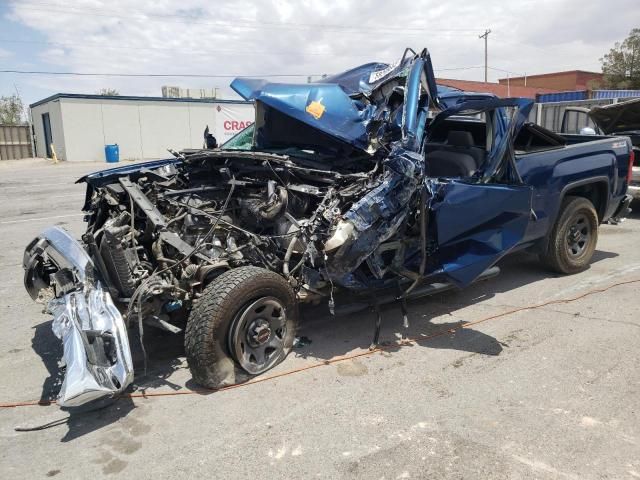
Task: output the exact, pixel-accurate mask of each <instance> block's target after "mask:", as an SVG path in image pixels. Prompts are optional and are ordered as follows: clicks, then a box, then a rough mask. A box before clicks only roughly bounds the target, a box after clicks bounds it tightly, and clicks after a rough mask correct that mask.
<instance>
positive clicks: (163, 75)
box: [0, 65, 482, 78]
mask: <svg viewBox="0 0 640 480" xmlns="http://www.w3.org/2000/svg"><path fill="white" fill-rule="evenodd" d="M474 68H482V65H472V66H468V67H452V68H438V69H437V71H438V72H444V71H452V70H471V69H474ZM0 73H15V74H20V75H56V76H58V75H59V76H65V75H66V76H73V77H141V78H144V77H149V78H158V77H159V78H166V77H169V78H170V77H176V78H178V77H184V78H282V77H285V78H286V77H309V76H312V77H316V76H318V77H319V76H322V75H323V74H320V73H311V74H309V73H304V74H302V73H270V74H259V73H256V74H252V75H238V74H204V73H114V72H105V73H98V72H58V71H49V70H18V69H4V70H0Z"/></svg>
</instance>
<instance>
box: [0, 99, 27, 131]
mask: <svg viewBox="0 0 640 480" xmlns="http://www.w3.org/2000/svg"><path fill="white" fill-rule="evenodd" d="M23 111H24V106H23V105H22V99H21V98H20V97H19V96H18V95H17V94H13V95H11V96H10V97H4V96H3V97H0V123H3V124H6V125H19V124H21V123H23V121H22V120H23V119H22V112H23Z"/></svg>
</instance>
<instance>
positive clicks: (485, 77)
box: [478, 30, 491, 83]
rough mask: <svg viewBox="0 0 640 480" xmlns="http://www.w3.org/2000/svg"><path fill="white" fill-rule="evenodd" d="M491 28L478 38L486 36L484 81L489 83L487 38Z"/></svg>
mask: <svg viewBox="0 0 640 480" xmlns="http://www.w3.org/2000/svg"><path fill="white" fill-rule="evenodd" d="M490 33H491V30H485V31H484V34H482V35H479V36H478V38H484V83H487V39H488V38H489V34H490Z"/></svg>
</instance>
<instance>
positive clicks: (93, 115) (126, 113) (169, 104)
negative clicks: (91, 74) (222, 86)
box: [30, 93, 254, 162]
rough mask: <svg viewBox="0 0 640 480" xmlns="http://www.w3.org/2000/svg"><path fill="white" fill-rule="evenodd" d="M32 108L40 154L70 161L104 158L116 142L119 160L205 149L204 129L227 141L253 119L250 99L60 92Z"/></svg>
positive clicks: (38, 152) (100, 159)
mask: <svg viewBox="0 0 640 480" xmlns="http://www.w3.org/2000/svg"><path fill="white" fill-rule="evenodd" d="M30 107H31V119H32V122H33V126H34V133H35V135H34V136H35V138H34V141H35V149H36V156H38V157H50V156H51V153H52V152H51V148H50V145H52V144H53V148H54V150H55V153H56V155H57V157H58V159H61V160H67V161H70V162H81V161H105V152H104V147H105V145H111V144H118V146H119V150H120V160H138V159H155V158H166V157H167V156H169V154H168V152H167V149H168V148H171V149H174V150H181V149H184V148H201V147H202V145H203V140H204V138H203V132H204V129H205V127H206V126H207V125H208V126H209V130H210V132H211V133H212V134H213V136H214V137H216V139H217V140H218V143H219V144H222V143H224V142H225V141H227V140H228V139H229V138H231V137H232V136H233V135H235V134H236V133H238V132H239V131H240V130H242V129H243V128H245V127H246V126H248V125H250V124H251V123H253V120H254V109H253V104H252V103H251V102H245V101H242V100H214V99H210V100H204V99H187V98H162V97H128V96H102V95H78V94H69V93H58V94H56V95H53V96H51V97H49V98H45V99H44V100H40V101H39V102H36V103H34V104H32V105H30Z"/></svg>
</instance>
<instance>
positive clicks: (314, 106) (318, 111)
mask: <svg viewBox="0 0 640 480" xmlns="http://www.w3.org/2000/svg"><path fill="white" fill-rule="evenodd" d="M305 110H306V112H307V113H308V114H309V115H311V116H312V117H313V118H315V119H316V120H320V117H322V115H323V114H324V111H325V108H324V105H323V104H322V99H320V100H314V101H313V102H311V103H310V104H309V105H307V108H305Z"/></svg>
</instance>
